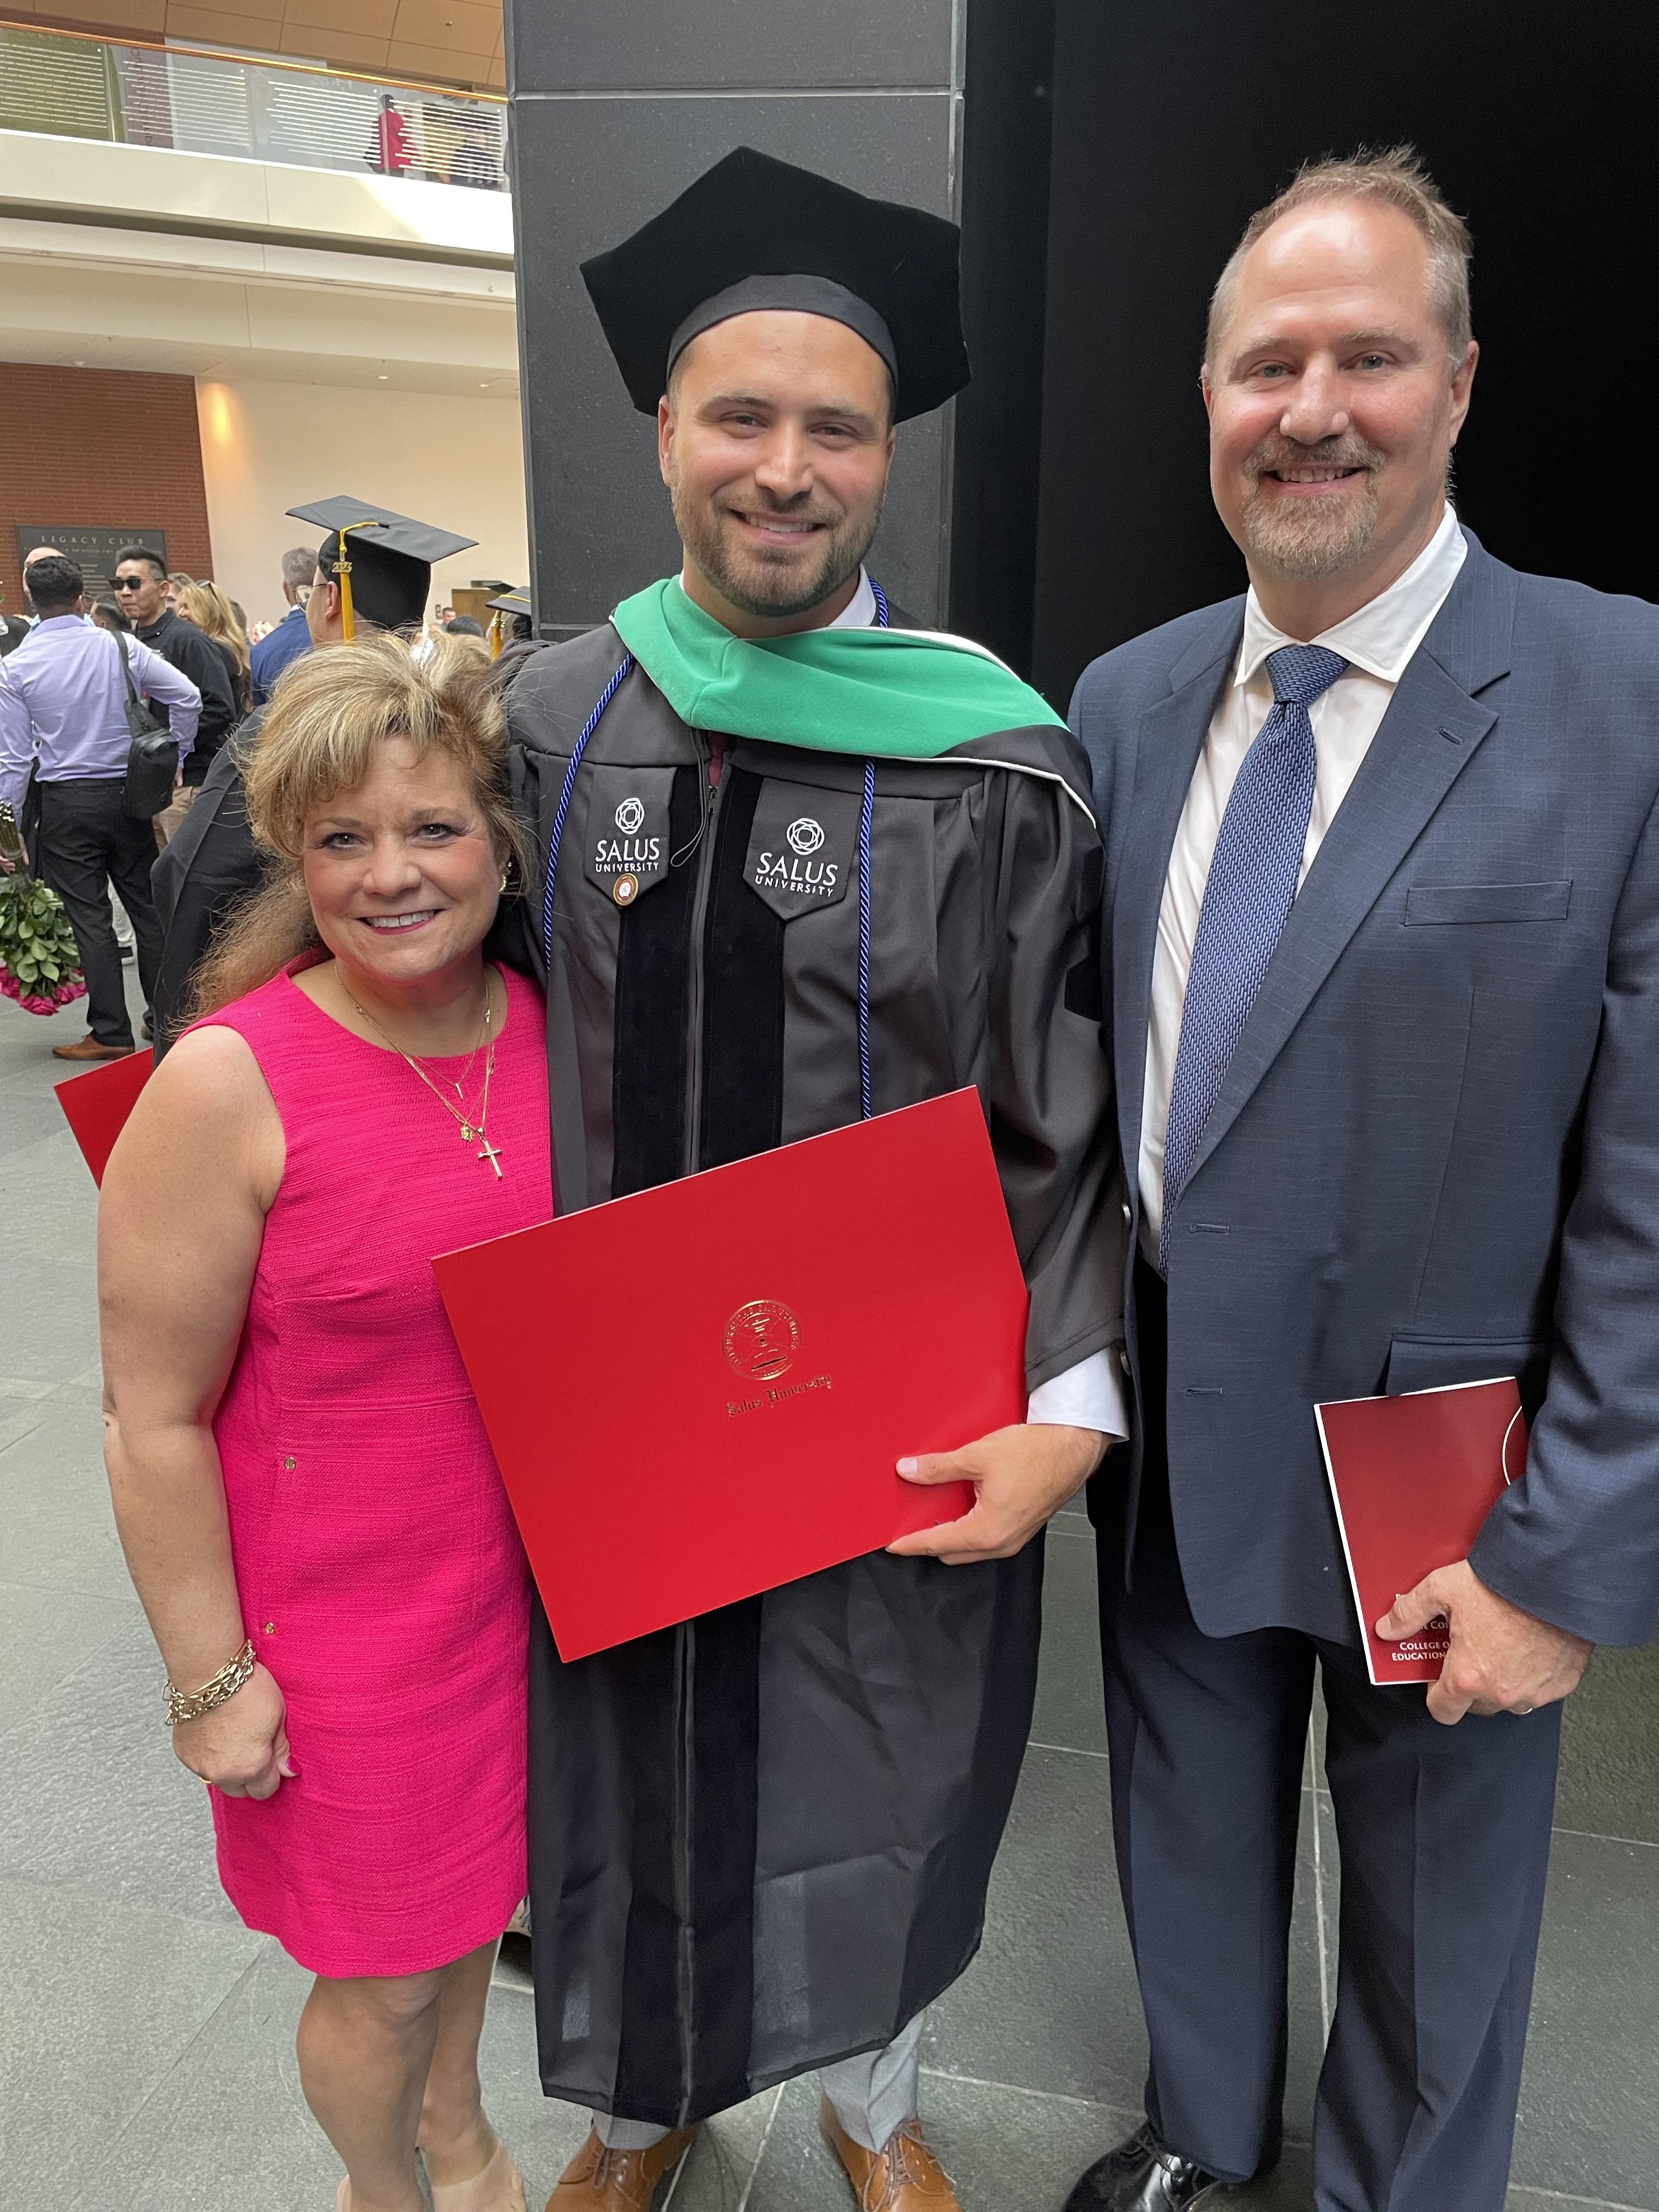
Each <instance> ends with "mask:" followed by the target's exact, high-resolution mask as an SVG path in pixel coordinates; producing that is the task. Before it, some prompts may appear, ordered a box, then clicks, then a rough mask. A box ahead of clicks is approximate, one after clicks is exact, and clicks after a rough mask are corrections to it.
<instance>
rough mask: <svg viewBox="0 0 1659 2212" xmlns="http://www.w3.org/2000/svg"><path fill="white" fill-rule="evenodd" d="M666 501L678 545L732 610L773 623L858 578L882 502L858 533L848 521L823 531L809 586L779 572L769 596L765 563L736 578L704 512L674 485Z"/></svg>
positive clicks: (818, 603)
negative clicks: (669, 505) (678, 540)
mask: <svg viewBox="0 0 1659 2212" xmlns="http://www.w3.org/2000/svg"><path fill="white" fill-rule="evenodd" d="M668 496H669V501H670V503H671V506H672V507H673V510H674V526H675V528H676V529H677V530H678V532H679V533H680V543H681V544H683V545H684V548H685V550H686V551H687V552H688V553H689V554H690V556H691V558H692V559H693V560H694V561H695V562H696V564H697V566H698V568H701V569H702V573H703V574H704V575H705V576H707V577H708V580H709V582H710V583H711V584H713V585H714V587H715V589H716V590H717V591H718V592H720V594H721V596H722V597H723V598H724V599H726V600H727V601H728V603H729V604H730V605H732V606H734V607H740V608H741V609H742V611H743V612H744V614H746V615H759V616H762V617H769V618H773V619H775V618H777V617H783V618H785V619H787V617H789V616H791V615H805V614H810V613H811V611H812V609H813V608H814V607H817V606H822V605H823V602H824V601H825V600H826V599H829V598H830V597H831V596H832V595H833V594H834V593H835V592H838V591H839V590H840V589H841V587H842V585H843V584H844V583H846V582H847V580H848V578H849V577H851V576H856V575H857V574H858V572H859V570H860V568H862V567H863V565H864V556H865V555H866V553H867V552H868V551H869V550H870V548H871V546H872V544H873V543H874V542H875V535H876V531H877V529H878V526H879V525H880V522H881V502H880V501H878V502H877V506H876V511H875V513H874V514H873V515H872V516H871V518H870V520H869V524H868V526H867V527H864V528H860V526H858V525H856V524H854V522H853V521H852V520H851V518H850V517H849V518H848V520H845V521H843V522H842V523H841V524H840V525H839V526H837V527H836V528H835V529H833V530H828V531H826V532H824V535H823V550H822V556H821V558H820V559H819V562H818V565H817V575H816V577H815V578H814V579H813V580H812V581H811V582H810V583H804V582H802V581H801V580H800V579H799V576H795V575H790V574H787V573H786V572H785V571H783V570H782V569H779V570H778V571H777V572H776V576H775V583H774V585H773V587H772V589H771V590H770V591H769V590H768V589H767V582H766V580H767V576H768V570H767V568H766V566H765V563H764V561H763V560H759V561H756V562H753V563H752V564H751V565H750V567H748V568H745V569H744V570H743V571H741V572H740V571H739V570H738V568H736V567H734V565H733V564H732V562H731V561H730V560H729V559H728V558H727V555H726V541H725V539H724V538H722V536H721V535H720V530H719V527H718V526H715V527H714V528H713V529H708V528H706V527H705V523H706V519H707V514H708V510H707V509H706V508H694V507H692V505H691V502H690V501H689V500H684V499H682V498H681V496H680V487H679V484H678V482H675V483H671V484H670V486H669V490H668Z"/></svg>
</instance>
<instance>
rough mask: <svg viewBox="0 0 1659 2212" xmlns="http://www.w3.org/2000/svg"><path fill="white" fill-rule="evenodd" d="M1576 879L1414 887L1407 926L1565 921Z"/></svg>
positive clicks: (1409, 897)
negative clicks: (1414, 923) (1545, 882)
mask: <svg viewBox="0 0 1659 2212" xmlns="http://www.w3.org/2000/svg"><path fill="white" fill-rule="evenodd" d="M1571 897H1572V878H1571V876H1569V877H1568V878H1566V880H1565V882H1563V883H1554V884H1408V885H1407V890H1406V920H1407V923H1412V922H1416V923H1418V924H1419V925H1420V924H1425V923H1426V924H1431V925H1435V924H1443V923H1447V922H1480V921H1565V920H1566V918H1567V907H1568V903H1569V902H1570V901H1571Z"/></svg>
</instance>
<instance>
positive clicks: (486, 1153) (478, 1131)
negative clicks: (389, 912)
mask: <svg viewBox="0 0 1659 2212" xmlns="http://www.w3.org/2000/svg"><path fill="white" fill-rule="evenodd" d="M336 972H338V971H336ZM340 988H341V989H342V990H343V991H345V994H346V997H347V998H348V999H349V1000H351V1004H352V1005H353V1006H356V1008H357V1012H358V1013H359V1014H360V1015H361V1016H362V1018H363V1020H364V1021H366V1022H367V1023H368V1025H369V1027H370V1029H372V1030H378V1031H379V1032H380V1036H383V1037H385V1038H386V1042H387V1043H388V1044H389V1045H390V1046H391V1048H392V1050H393V1052H395V1053H396V1054H397V1055H398V1059H399V1060H402V1061H403V1062H404V1066H407V1067H409V1068H410V1069H411V1070H412V1071H413V1073H415V1074H416V1075H418V1076H419V1077H420V1079H421V1081H422V1083H424V1084H425V1085H426V1087H427V1089H428V1091H430V1092H431V1093H432V1095H433V1097H435V1099H436V1100H437V1102H438V1103H439V1104H440V1105H441V1107H442V1108H443V1109H444V1111H445V1113H446V1114H447V1115H449V1117H450V1119H451V1120H452V1121H453V1122H454V1123H455V1125H456V1127H458V1128H459V1131H460V1133H461V1142H462V1143H463V1144H464V1145H471V1144H472V1143H473V1142H474V1141H475V1140H476V1141H477V1143H478V1144H479V1146H480V1150H479V1151H477V1152H475V1153H474V1154H473V1155H472V1157H473V1158H474V1159H476V1160H488V1161H489V1164H490V1166H491V1167H492V1168H494V1170H495V1180H496V1182H500V1181H501V1147H500V1146H499V1145H492V1144H491V1143H490V1141H489V1127H488V1123H489V1079H490V1078H491V1076H493V1075H494V1073H495V1035H494V1026H493V1024H494V1017H493V1015H492V1013H491V1010H490V1004H489V1000H490V988H489V970H488V969H486V970H485V972H484V1006H483V1031H482V1033H481V1034H480V1036H479V1038H478V1042H477V1044H475V1045H474V1046H473V1048H472V1053H471V1058H470V1059H469V1060H468V1061H467V1063H466V1066H465V1067H464V1068H463V1069H462V1070H461V1074H460V1079H459V1081H457V1082H456V1084H455V1085H454V1091H455V1096H456V1097H457V1099H458V1100H459V1102H460V1103H459V1104H458V1105H454V1106H452V1105H451V1104H450V1103H449V1100H448V1099H447V1097H445V1096H444V1094H443V1091H441V1089H440V1087H439V1086H438V1085H437V1084H435V1082H434V1081H433V1080H432V1078H431V1077H430V1076H429V1075H428V1073H427V1072H426V1070H425V1069H424V1068H423V1067H422V1066H421V1063H420V1062H419V1060H416V1059H415V1058H414V1057H413V1056H412V1055H411V1054H409V1053H406V1052H405V1051H404V1048H403V1047H402V1045H400V1044H399V1043H398V1040H397V1038H396V1037H394V1036H392V1035H391V1034H390V1033H389V1032H388V1031H387V1030H386V1029H385V1028H384V1027H383V1026H382V1025H381V1024H380V1023H379V1022H377V1021H376V1020H375V1018H374V1015H373V1014H371V1013H370V1012H369V1011H368V1007H367V1006H359V1005H358V1003H357V1000H356V999H353V998H352V997H351V994H350V992H349V991H348V990H346V987H345V984H344V982H343V981H342V982H341V984H340ZM481 1052H482V1053H483V1055H484V1072H483V1090H482V1091H480V1093H479V1094H478V1105H477V1112H476V1113H469V1112H468V1111H467V1110H466V1097H465V1091H464V1090H463V1088H462V1085H463V1084H465V1083H466V1082H469V1081H470V1080H471V1075H472V1070H473V1067H474V1066H475V1065H476V1064H477V1058H478V1054H480V1053H481Z"/></svg>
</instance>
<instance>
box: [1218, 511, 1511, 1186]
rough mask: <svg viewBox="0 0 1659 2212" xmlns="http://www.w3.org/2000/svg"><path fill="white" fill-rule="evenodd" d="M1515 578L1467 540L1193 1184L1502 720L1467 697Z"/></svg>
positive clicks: (1264, 992)
mask: <svg viewBox="0 0 1659 2212" xmlns="http://www.w3.org/2000/svg"><path fill="white" fill-rule="evenodd" d="M1514 586H1515V579H1514V576H1513V574H1512V572H1511V571H1510V570H1508V569H1505V568H1501V567H1500V566H1499V564H1498V562H1495V561H1492V559H1491V558H1490V557H1489V556H1487V555H1486V553H1484V552H1483V551H1482V550H1481V548H1480V544H1479V543H1478V542H1477V541H1475V540H1474V538H1471V539H1470V550H1469V555H1468V560H1467V561H1466V562H1465V563H1464V567H1463V569H1462V573H1461V574H1459V577H1458V580H1457V582H1456V583H1455V585H1454V586H1453V587H1452V590H1451V593H1450V595H1449V598H1448V599H1447V601H1446V604H1445V605H1444V606H1443V608H1442V609H1441V611H1440V613H1439V614H1438V615H1437V617H1436V618H1435V621H1434V623H1433V626H1432V627H1431V629H1430V631H1429V634H1428V635H1427V637H1426V638H1425V640H1424V641H1423V643H1422V645H1421V646H1419V648H1418V650H1417V652H1416V653H1415V654H1414V655H1413V658H1412V660H1411V662H1410V664H1409V665H1408V666H1407V669H1406V672H1405V674H1404V675H1403V676H1402V677H1401V679H1400V683H1399V684H1398V686H1397V688H1396V689H1395V695H1394V697H1393V699H1392V700H1391V701H1390V702H1389V710H1388V712H1387V714H1384V716H1383V720H1382V724H1381V726H1380V727H1379V728H1378V730H1377V732H1376V737H1375V738H1373V739H1372V741H1371V746H1370V751H1369V752H1368V753H1367V754H1366V756H1365V759H1364V763H1363V764H1362V766H1361V768H1360V770H1359V773H1358V775H1357V776H1356V777H1355V778H1354V781H1353V785H1352V788H1351V790H1350V791H1349V793H1348V795H1347V797H1346V799H1345V800H1344V801H1343V803H1342V805H1341V806H1340V808H1339V809H1338V811H1337V814H1336V818H1335V819H1334V821H1333V823H1331V826H1330V828H1329V829H1328V831H1327V832H1326V834H1325V838H1324V842H1322V845H1321V846H1320V848H1319V851H1318V853H1317V854H1316V856H1315V860H1314V864H1313V866H1312V867H1311V868H1310V869H1309V871H1308V874H1307V879H1306V881H1305V882H1304V884H1303V886H1302V889H1301V890H1300V891H1299V892H1298V894H1297V901H1296V903H1295V905H1294V906H1293V907H1292V908H1291V914H1290V919H1289V921H1286V923H1285V933H1284V935H1283V936H1282V937H1281V938H1280V939H1279V944H1278V946H1277V948H1276V949H1275V951H1274V953H1273V960H1272V962H1271V963H1270V964H1269V966H1268V969H1267V975H1266V976H1265V978H1264V979H1263V981H1262V985H1261V990H1260V991H1259V992H1258V993H1257V994H1256V1000H1255V1005H1254V1006H1252V1007H1251V1009H1250V1013H1249V1020H1248V1021H1247V1022H1246V1023H1245V1024H1244V1032H1243V1036H1241V1037H1240V1038H1239V1041H1238V1045H1237V1049H1236V1050H1235V1052H1234V1054H1233V1056H1232V1059H1231V1062H1230V1063H1229V1065H1228V1068H1227V1073H1226V1076H1225V1080H1224V1081H1223V1083H1222V1086H1221V1090H1220V1092H1219V1094H1218V1097H1217V1099H1216V1102H1215V1105H1214V1106H1213V1108H1212V1109H1211V1113H1210V1118H1209V1120H1208V1121H1206V1124H1205V1126H1204V1134H1203V1138H1202V1140H1201V1141H1200V1145H1199V1148H1198V1152H1197V1154H1196V1155H1195V1157H1194V1161H1193V1165H1192V1169H1191V1171H1190V1173H1189V1175H1188V1182H1191V1180H1192V1178H1193V1176H1196V1175H1197V1174H1198V1172H1199V1170H1200V1168H1202V1166H1203V1164H1204V1163H1205V1161H1206V1159H1208V1158H1209V1157H1210V1154H1211V1153H1212V1152H1213V1151H1214V1150H1215V1148H1216V1146H1218V1144H1219V1143H1220V1142H1221V1140H1222V1139H1223V1138H1224V1137H1225V1135H1226V1133H1227V1132H1228V1130H1229V1129H1230V1128H1231V1127H1232V1125H1233V1123H1234V1122H1235V1121H1237V1119H1238V1116H1239V1114H1240V1112H1241V1111H1242V1110H1243V1107H1244V1105H1245V1103H1247V1101H1248V1100H1249V1097H1250V1096H1251V1093H1252V1092H1253V1091H1255V1088H1256V1086H1257V1085H1258V1084H1259V1083H1260V1082H1261V1079H1262V1077H1263V1076H1264V1075H1265V1074H1266V1073H1267V1070H1268V1068H1269V1067H1270V1066H1272V1065H1273V1061H1274V1060H1276V1059H1277V1058H1278V1056H1279V1053H1280V1052H1281V1051H1282V1050H1283V1049H1284V1047H1285V1043H1286V1042H1287V1041H1288V1040H1289V1038H1290V1036H1291V1031H1292V1030H1294V1029H1295V1027H1296V1025H1297V1023H1298V1022H1299V1021H1300V1020H1301V1018H1302V1017H1303V1015H1304V1013H1305V1012H1307V1010H1308V1008H1309V1006H1310V1005H1311V1004H1312V1003H1313V1000H1314V997H1315V995H1316V993H1317V992H1318V990H1319V988H1320V986H1321V985H1322V983H1323V982H1324V981H1325V979H1326V977H1327V976H1328V975H1329V974H1330V972H1331V970H1332V969H1333V968H1334V967H1335V965H1336V963H1337V962H1338V961H1339V960H1340V958H1341V957H1342V954H1343V952H1344V951H1346V948H1347V945H1348V944H1349V941H1350V939H1352V936H1353V934H1354V932H1355V931H1356V930H1357V929H1358V927H1359V925H1360V924H1361V922H1362V921H1364V919H1365V916H1366V915H1368V914H1369V913H1370V910H1371V908H1372V907H1373V906H1375V905H1376V902H1377V900H1378V899H1379V898H1380V897H1381V896H1382V895H1383V891H1384V890H1385V889H1386V888H1387V886H1388V884H1389V881H1390V880H1391V878H1393V877H1394V875H1395V872H1396V871H1397V870H1398V869H1399V867H1400V866H1401V862H1402V861H1403V860H1405V858H1406V855H1407V854H1408V853H1409V852H1410V850H1411V848H1412V847H1413V845H1414V844H1415V843H1416V842H1417V840H1418V838H1419V836H1421V835H1422V833H1423V831H1424V829H1425V827H1426V826H1427V824H1428V823H1429V821H1430V819H1431V817H1432V816H1433V814H1434V812H1435V811H1436V809H1437V807H1438V806H1439V805H1440V804H1441V801H1442V800H1443V799H1444V798H1445V796H1446V793H1448V792H1449V790H1450V789H1451V787H1452V785H1453V784H1454V783H1455V781H1457V778H1458V777H1459V776H1460V775H1462V772H1463V770H1464V769H1465V768H1467V767H1468V763H1469V762H1470V761H1471V760H1472V759H1473V758H1474V755H1475V753H1476V751H1477V750H1479V748H1480V743H1481V740H1482V739H1483V738H1485V737H1486V732H1488V731H1489V730H1490V729H1491V728H1492V725H1493V723H1495V722H1496V721H1497V720H1498V714H1497V710H1496V709H1495V708H1490V707H1485V706H1482V705H1481V704H1480V702H1478V701H1477V700H1475V699H1474V698H1472V697H1471V696H1470V692H1471V691H1472V690H1480V689H1481V688H1484V686H1485V685H1486V684H1489V683H1491V682H1492V681H1493V679H1494V678H1496V677H1498V676H1500V675H1502V674H1503V673H1504V671H1505V669H1506V668H1507V666H1508V661H1509V643H1510V621H1511V619H1512V616H1513V610H1514Z"/></svg>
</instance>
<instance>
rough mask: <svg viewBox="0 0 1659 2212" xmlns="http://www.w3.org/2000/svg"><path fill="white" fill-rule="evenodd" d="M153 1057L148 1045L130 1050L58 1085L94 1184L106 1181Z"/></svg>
mask: <svg viewBox="0 0 1659 2212" xmlns="http://www.w3.org/2000/svg"><path fill="white" fill-rule="evenodd" d="M154 1060H155V1054H153V1053H152V1052H151V1051H150V1049H149V1046H148V1045H147V1046H146V1047H145V1048H144V1049H143V1052H133V1053H129V1054H127V1056H126V1058H125V1060H106V1061H105V1062H104V1064H103V1066H101V1067H91V1068H88V1070H87V1073H85V1074H84V1075H71V1076H69V1077H67V1078H66V1079H64V1081H63V1082H62V1083H59V1084H58V1085H55V1088H56V1090H57V1092H58V1104H59V1105H60V1106H61V1107H62V1108H63V1109H64V1119H65V1120H66V1121H68V1123H69V1125H70V1128H71V1129H72V1130H73V1131H74V1133H75V1141H76V1144H77V1145H79V1146H80V1147H81V1157H82V1159H83V1160H84V1161H85V1162H86V1164H87V1165H88V1167H89V1168H90V1169H91V1170H92V1179H93V1181H94V1182H95V1183H101V1182H103V1180H104V1170H105V1169H106V1167H107V1166H108V1165H109V1156H110V1154H111V1153H112V1152H113V1151H114V1150H115V1139H117V1138H118V1136H119V1135H120V1133H121V1132H122V1130H123V1129H125V1127H126V1125H127V1116H128V1115H129V1114H131V1111H132V1109H133V1107H134V1105H135V1104H136V1103H137V1097H138V1093H139V1092H140V1091H142V1090H143V1087H144V1085H146V1084H147V1083H148V1082H149V1072H150V1068H151V1066H152V1065H153V1063H154Z"/></svg>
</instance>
